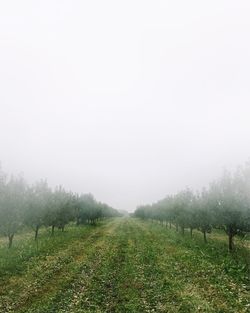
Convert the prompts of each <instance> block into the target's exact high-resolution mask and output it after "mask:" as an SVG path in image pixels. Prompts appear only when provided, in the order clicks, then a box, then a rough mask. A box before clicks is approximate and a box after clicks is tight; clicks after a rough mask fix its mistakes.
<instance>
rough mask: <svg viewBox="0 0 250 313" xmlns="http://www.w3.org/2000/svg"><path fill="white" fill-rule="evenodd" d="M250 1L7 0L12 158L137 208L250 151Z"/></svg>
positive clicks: (0, 29)
mask: <svg viewBox="0 0 250 313" xmlns="http://www.w3.org/2000/svg"><path fill="white" fill-rule="evenodd" d="M249 16H250V2H249V1H247V0H246V1H241V0H238V1H230V0H225V1H220V0H216V1H184V0H182V1H145V0H144V1H142V0H141V1H135V0H134V1H123V2H122V1H80V0H79V1H52V0H50V1H45V0H44V1H25V0H24V1H1V3H0V86H1V88H0V161H1V164H2V168H3V169H4V171H7V172H8V173H13V174H18V173H20V172H22V173H24V177H25V178H26V179H27V181H28V182H30V183H32V182H34V181H36V180H39V179H40V178H47V180H48V183H49V185H50V186H56V185H58V184H62V185H63V186H64V187H65V188H67V189H70V190H72V191H75V192H79V193H80V192H84V193H86V192H91V193H93V194H94V195H95V197H96V198H97V199H98V200H100V201H103V202H106V203H108V204H110V205H112V206H113V207H115V208H117V209H126V210H128V211H133V210H134V209H135V207H136V206H137V205H139V204H142V203H150V202H154V201H157V200H159V199H161V198H163V197H164V196H165V195H167V194H169V193H175V192H178V191H179V190H181V189H183V188H185V187H186V186H189V187H191V188H192V189H194V190H196V189H199V188H201V187H202V186H205V185H207V184H208V183H209V182H210V181H211V180H213V179H215V178H217V177H218V176H220V174H221V172H222V171H223V169H224V168H227V169H229V170H231V169H234V168H235V167H236V166H238V165H242V164H244V163H245V162H246V161H247V160H248V159H249V157H250V144H249V138H250V88H249V86H250V57H249V56H250V41H249V38H250V18H249Z"/></svg>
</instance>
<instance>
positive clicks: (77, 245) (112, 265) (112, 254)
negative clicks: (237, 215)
mask: <svg viewBox="0 0 250 313" xmlns="http://www.w3.org/2000/svg"><path fill="white" fill-rule="evenodd" d="M32 236H33V233H29V232H24V233H23V234H19V235H18V236H17V238H15V240H14V244H13V248H12V249H7V248H6V247H5V245H6V242H5V241H3V240H2V239H1V238H0V312H1V313H9V312H15V313H21V312H23V313H24V312H25V313H31V312H34V313H46V312H50V313H52V312H55V313H62V312H67V313H70V312H124V313H125V312H192V313H193V312H194V313H195V312H214V313H222V312H232V313H235V312H238V313H240V312H249V311H250V299H249V285H248V275H249V264H248V262H249V260H250V257H249V256H250V255H249V247H248V246H247V244H246V243H243V242H242V241H240V240H238V242H237V246H238V251H237V253H234V254H232V255H230V254H229V253H228V251H227V244H226V238H225V236H224V235H223V234H222V233H219V232H216V233H214V234H211V235H209V236H208V244H207V245H205V244H203V241H202V235H201V234H200V233H198V232H195V233H194V238H193V239H190V236H189V233H188V232H187V233H186V234H185V235H184V236H182V235H181V234H179V233H177V232H176V231H175V230H174V229H167V228H166V227H162V226H160V225H159V224H156V223H150V222H144V221H141V220H139V219H133V218H115V219H109V220H106V221H105V222H101V223H100V224H99V225H97V226H80V227H76V226H68V227H66V230H65V232H61V231H56V232H55V235H54V237H50V235H49V233H48V230H46V229H43V230H42V232H41V234H40V237H39V240H38V243H35V242H34V239H33V237H32Z"/></svg>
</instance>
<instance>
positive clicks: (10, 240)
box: [8, 234, 14, 249]
mask: <svg viewBox="0 0 250 313" xmlns="http://www.w3.org/2000/svg"><path fill="white" fill-rule="evenodd" d="M8 237H9V245H8V247H9V249H10V248H11V247H12V243H13V238H14V234H11V235H9V236H8Z"/></svg>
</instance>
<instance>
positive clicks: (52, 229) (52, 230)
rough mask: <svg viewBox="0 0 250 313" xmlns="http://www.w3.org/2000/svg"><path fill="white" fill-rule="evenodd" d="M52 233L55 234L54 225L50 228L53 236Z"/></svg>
mask: <svg viewBox="0 0 250 313" xmlns="http://www.w3.org/2000/svg"><path fill="white" fill-rule="evenodd" d="M54 232H55V225H52V227H51V235H52V236H54Z"/></svg>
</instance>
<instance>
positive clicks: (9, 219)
mask: <svg viewBox="0 0 250 313" xmlns="http://www.w3.org/2000/svg"><path fill="white" fill-rule="evenodd" d="M26 190H27V185H26V183H25V181H24V180H23V178H22V177H18V178H14V177H11V178H10V179H9V180H8V181H7V180H5V181H4V180H2V182H1V197H0V221H1V224H0V232H1V233H2V234H3V235H4V236H6V237H7V238H8V240H9V244H8V246H9V248H11V246H12V243H13V238H14V235H15V234H16V232H17V231H18V230H19V229H20V228H21V226H22V225H23V212H24V208H25V205H26Z"/></svg>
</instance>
